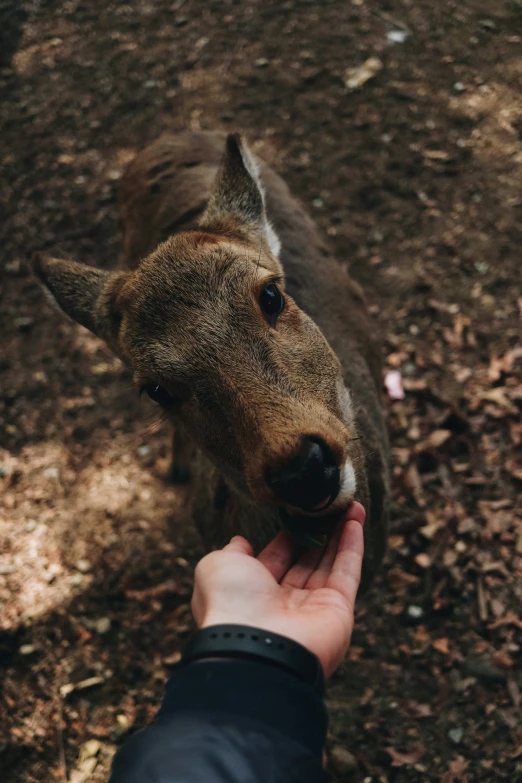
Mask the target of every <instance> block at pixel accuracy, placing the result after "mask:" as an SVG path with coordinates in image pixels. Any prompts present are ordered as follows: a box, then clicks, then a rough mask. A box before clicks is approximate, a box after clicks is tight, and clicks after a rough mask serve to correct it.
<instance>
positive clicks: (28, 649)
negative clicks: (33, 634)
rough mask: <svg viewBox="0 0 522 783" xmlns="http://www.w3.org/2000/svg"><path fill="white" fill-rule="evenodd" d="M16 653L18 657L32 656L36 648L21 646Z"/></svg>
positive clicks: (29, 645) (28, 645) (26, 645)
mask: <svg viewBox="0 0 522 783" xmlns="http://www.w3.org/2000/svg"><path fill="white" fill-rule="evenodd" d="M18 652H19V653H20V655H32V654H33V653H34V652H36V647H34V646H33V645H32V644H22V646H21V647H20V649H19V650H18Z"/></svg>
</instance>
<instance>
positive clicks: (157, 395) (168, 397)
mask: <svg viewBox="0 0 522 783" xmlns="http://www.w3.org/2000/svg"><path fill="white" fill-rule="evenodd" d="M144 392H145V393H146V394H148V395H149V397H150V398H151V400H154V402H157V403H158V404H159V405H161V406H163V407H164V408H166V407H167V405H172V403H173V402H176V397H174V396H173V395H172V394H171V393H170V392H168V391H167V390H166V389H165V388H164V387H163V386H160V385H159V384H157V383H146V384H145V385H144V386H142V387H141V388H140V394H143V393H144Z"/></svg>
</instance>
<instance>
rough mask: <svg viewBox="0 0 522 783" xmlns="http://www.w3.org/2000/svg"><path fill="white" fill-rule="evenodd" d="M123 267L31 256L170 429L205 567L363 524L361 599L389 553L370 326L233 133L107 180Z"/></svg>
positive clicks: (349, 282)
mask: <svg viewBox="0 0 522 783" xmlns="http://www.w3.org/2000/svg"><path fill="white" fill-rule="evenodd" d="M120 204H121V221H122V227H123V259H124V263H123V264H120V265H119V266H117V267H116V268H115V269H114V270H113V271H105V270H102V269H99V268H96V267H93V266H89V265H87V264H82V263H79V262H76V261H74V260H69V259H63V258H56V257H53V256H52V255H48V254H45V253H37V254H36V255H35V257H34V261H33V264H34V270H35V273H36V275H37V276H38V278H39V279H40V281H41V283H42V284H43V285H44V287H45V289H47V291H48V292H49V294H50V295H51V297H52V299H53V300H54V301H55V302H56V303H57V305H58V306H59V307H60V308H61V309H62V310H63V311H64V312H65V313H66V314H67V315H68V316H69V317H70V318H72V319H74V320H75V321H77V322H78V323H80V324H81V325H82V326H84V327H86V328H87V329H89V330H90V331H91V332H93V333H94V334H95V335H97V336H98V337H99V338H101V339H102V340H104V341H105V343H106V344H107V345H108V346H109V348H110V350H111V351H112V352H113V353H114V354H115V355H116V356H117V357H119V358H120V359H121V361H122V362H123V363H124V365H125V366H126V367H127V368H129V370H130V371H131V372H132V375H133V380H134V382H135V384H136V386H137V387H138V389H139V390H140V393H144V394H147V395H148V396H149V397H150V398H151V399H152V400H153V401H154V403H155V404H156V405H158V406H159V407H160V408H161V409H162V411H163V412H164V414H165V416H166V417H167V418H168V419H169V420H171V421H172V422H173V424H174V445H173V462H172V468H171V478H172V479H173V480H174V481H186V480H187V479H188V477H189V476H190V481H191V483H192V485H193V497H194V501H193V517H194V521H195V523H196V527H197V529H198V531H199V533H200V535H201V538H202V540H203V545H204V547H205V549H206V550H207V551H211V550H212V549H216V548H221V547H222V546H224V545H225V543H227V542H228V541H229V540H230V537H231V536H232V535H234V534H241V535H243V536H245V537H246V538H247V539H248V540H249V541H250V542H251V544H252V545H253V547H254V551H255V552H259V551H260V550H261V549H262V548H263V547H264V546H265V545H266V544H267V543H268V542H269V541H270V540H271V539H272V538H273V536H274V535H275V534H276V533H277V531H278V530H280V529H281V528H286V529H288V530H290V531H291V533H292V535H294V536H295V537H296V540H297V541H298V542H299V543H301V544H305V545H306V544H309V543H310V542H313V543H315V544H318V543H319V544H321V543H324V541H325V540H328V538H329V536H330V535H331V534H332V531H333V530H334V529H335V528H336V526H337V525H338V524H339V523H340V520H341V519H342V518H343V516H344V515H345V514H346V512H347V510H348V508H349V506H350V504H351V503H352V502H353V501H354V499H356V500H358V501H360V502H361V503H362V505H363V506H364V508H365V510H366V523H365V526H364V538H365V555H364V561H363V575H362V583H361V584H362V589H363V590H364V589H366V588H367V587H368V585H369V584H370V583H371V582H372V580H373V577H374V575H375V573H376V571H377V570H378V567H379V565H380V562H381V560H382V558H383V555H384V553H385V549H386V536H387V523H388V515H389V504H390V501H389V495H390V475H389V444H388V435H387V429H386V423H385V416H384V413H383V409H382V401H381V390H382V378H381V372H382V367H381V356H380V343H379V339H378V337H377V335H376V326H375V324H374V323H373V321H372V318H371V316H370V314H369V312H368V308H367V306H366V304H365V299H364V297H363V293H362V290H361V288H360V286H359V285H358V284H357V283H356V282H355V281H354V280H353V279H352V278H351V277H350V275H349V273H348V272H347V271H346V268H345V267H344V266H343V265H341V264H340V263H339V262H338V261H337V260H336V259H335V257H334V255H333V252H332V250H331V248H330V247H329V245H328V244H327V242H326V241H325V240H324V239H323V238H322V237H321V236H320V234H319V231H318V229H317V227H316V225H315V223H314V222H313V220H312V219H311V218H310V217H309V215H308V214H307V212H306V211H305V209H304V208H303V207H302V206H301V204H300V203H299V202H298V201H297V199H296V198H295V197H294V196H293V195H292V194H291V192H290V190H289V188H288V186H287V185H286V184H285V182H284V181H283V179H282V178H281V177H280V176H279V175H278V174H277V173H276V172H275V171H274V170H273V169H272V168H271V167H270V166H269V165H268V164H267V163H265V162H263V161H262V160H261V159H260V158H259V157H258V156H255V155H254V153H253V152H252V151H251V149H250V147H249V146H248V144H247V143H246V142H245V140H244V139H243V138H242V136H241V135H239V134H229V135H225V134H223V133H221V132H217V131H216V132H213V131H197V132H196V131H193V132H189V131H187V132H182V133H177V134H167V135H164V136H162V137H160V138H159V139H157V140H156V141H155V142H154V143H153V144H151V145H150V146H149V147H147V148H145V149H143V150H142V151H141V152H138V154H137V155H136V157H135V158H134V159H133V160H132V161H131V162H130V163H129V164H128V166H127V168H126V171H125V172H124V174H123V176H122V180H121V199H120Z"/></svg>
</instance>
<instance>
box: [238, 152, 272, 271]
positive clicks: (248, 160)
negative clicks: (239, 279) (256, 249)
mask: <svg viewBox="0 0 522 783" xmlns="http://www.w3.org/2000/svg"><path fill="white" fill-rule="evenodd" d="M240 150H241V157H242V159H243V164H244V166H245V168H246V170H247V171H248V173H249V174H250V176H251V177H252V179H253V180H254V182H255V183H256V185H257V187H258V189H259V192H260V193H261V198H262V199H263V207H265V208H266V200H265V189H264V187H263V183H262V182H261V177H260V175H259V164H258V162H257V160H256V159H255V158H254V156H253V154H252V152H251V151H250V148H249V147H248V145H247V144H245V142H244V141H242V142H241V146H240ZM265 234H266V239H267V242H268V246H269V248H270V252H271V253H272V255H273V256H275V257H276V258H279V254H280V253H281V242H280V240H279V237H278V236H277V234H276V232H275V231H274V229H273V227H272V226H271V225H270V223H269V222H268V220H267V219H266V218H265Z"/></svg>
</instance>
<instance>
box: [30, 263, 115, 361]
mask: <svg viewBox="0 0 522 783" xmlns="http://www.w3.org/2000/svg"><path fill="white" fill-rule="evenodd" d="M33 269H34V271H35V273H36V275H37V276H38V277H39V279H40V281H41V282H42V283H43V285H44V286H45V288H46V290H47V292H48V293H49V294H50V296H51V299H52V300H53V302H54V303H55V304H57V305H58V306H59V307H60V308H61V309H62V310H63V311H64V312H65V313H66V314H67V315H68V316H69V317H70V318H72V319H73V320H75V321H78V323H79V324H81V325H82V326H85V327H86V328H87V329H89V330H90V331H91V332H93V333H94V334H95V335H97V336H98V337H101V338H103V339H104V340H106V341H107V342H108V343H109V345H110V346H111V347H114V348H116V347H117V340H118V333H119V327H120V323H121V313H120V312H119V308H118V296H119V294H120V292H121V289H122V286H123V284H124V282H125V280H126V279H127V277H128V275H129V273H128V272H104V271H103V270H101V269H96V268H95V267H92V266H87V265H86V264H79V263H78V262H77V261H69V260H65V259H62V258H52V257H51V256H46V255H44V254H42V253H35V255H34V256H33Z"/></svg>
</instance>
